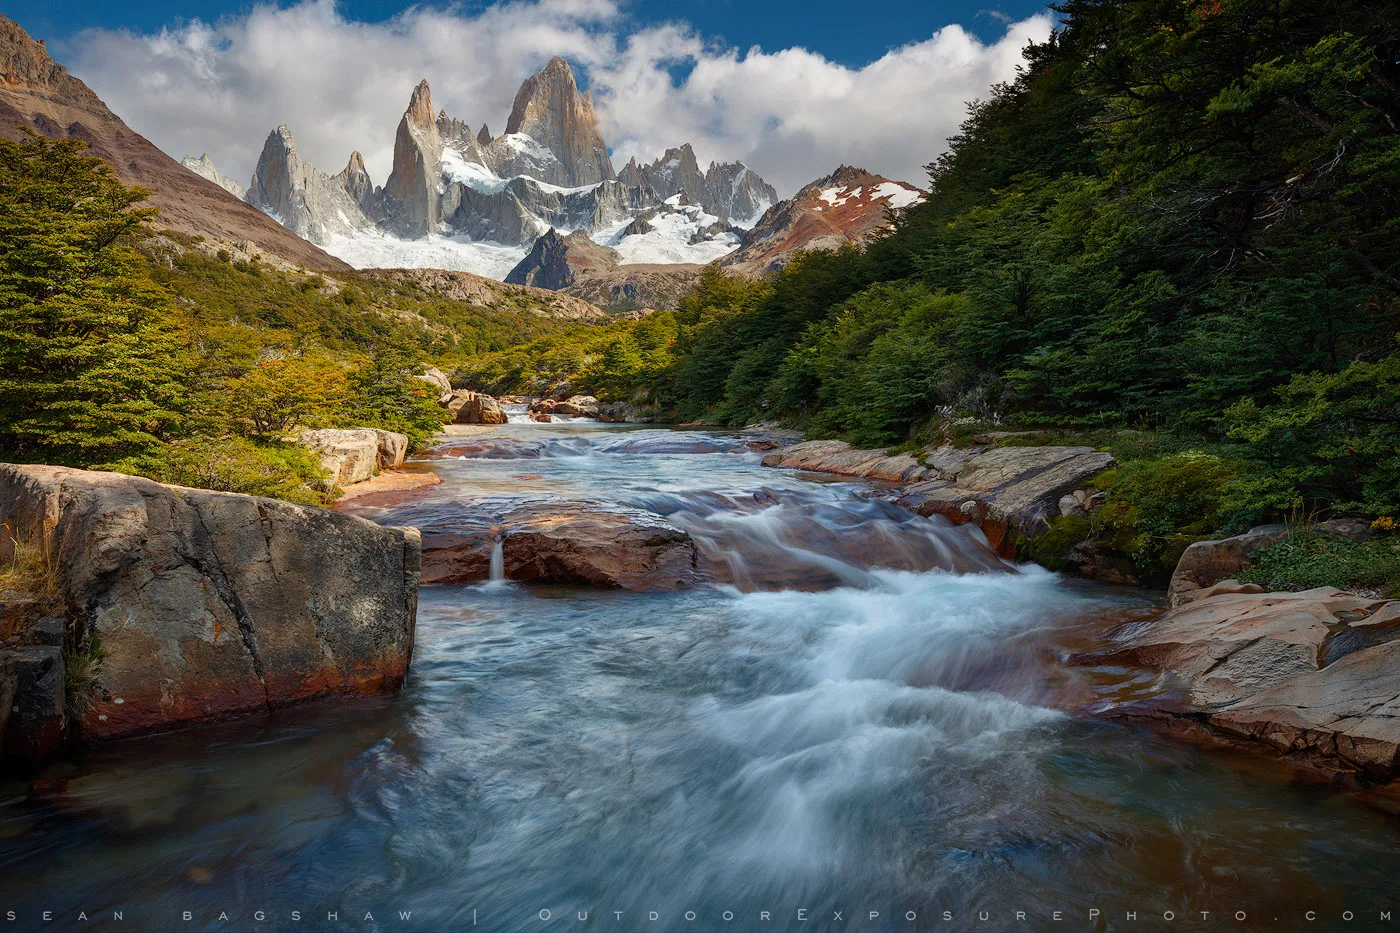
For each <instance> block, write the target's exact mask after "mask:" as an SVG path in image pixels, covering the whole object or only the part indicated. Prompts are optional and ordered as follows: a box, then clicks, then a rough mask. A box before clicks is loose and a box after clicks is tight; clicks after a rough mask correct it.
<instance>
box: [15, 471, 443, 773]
mask: <svg viewBox="0 0 1400 933" xmlns="http://www.w3.org/2000/svg"><path fill="white" fill-rule="evenodd" d="M0 529H3V533H0V561H4V562H7V563H8V565H9V566H11V567H20V566H21V565H24V566H23V567H22V568H21V569H22V570H23V574H19V573H18V572H16V574H15V575H16V576H18V575H23V576H24V577H25V578H26V580H27V581H28V585H27V591H26V592H19V593H10V594H7V595H4V596H0V604H3V607H4V608H3V611H0V616H3V620H4V627H3V633H2V634H3V648H0V666H3V667H4V668H5V670H6V672H7V674H8V676H7V677H6V678H5V681H4V683H5V693H6V697H5V699H6V701H7V702H5V704H4V706H3V708H0V735H3V737H4V744H3V754H4V757H5V758H6V759H7V760H8V761H10V762H11V763H18V764H35V763H38V762H40V761H42V760H43V759H44V758H46V757H48V756H50V755H51V754H52V753H53V752H55V751H56V750H57V749H58V748H59V747H60V746H61V744H62V743H63V742H64V741H65V740H66V739H67V738H70V737H73V738H80V739H82V740H98V739H114V738H122V737H127V736H133V735H140V734H144V733H150V732H159V731H165V730H169V729H175V728H180V727H184V726H189V725H193V724H195V723H200V722H205V721H209V720H215V719H222V718H228V717H233V716H241V715H246V714H250V713H258V712H268V711H274V710H277V709H280V708H283V707H286V706H290V705H294V704H298V703H303V702H306V701H309V700H316V699H322V698H327V697H334V696H345V695H359V694H375V693H384V692H389V691H393V690H397V689H398V688H399V687H400V685H401V684H402V683H403V679H404V676H405V675H406V673H407V671H408V665H409V661H410V659H411V657H412V654H413V638H414V620H415V616H416V609H417V598H418V580H419V573H420V553H421V549H420V538H419V534H418V532H417V530H416V529H413V528H389V527H381V526H379V525H376V524H373V523H371V522H367V521H364V520H362V519H359V518H355V517H353V516H350V515H344V514H338V513H336V512H330V511H326V510H324V509H319V508H314V507H310V506H301V505H293V504H290V503H286V502H280V501H277V500H273V499H263V498H257V497H253V496H244V495H237V494H233V493H218V492H209V491H207V490H199V489H186V488H182V487H172V486H163V485H161V484H159V483H155V482H152V481H150V480H146V479H141V478H138V477H132V476H126V475H123V474H116V473H102V472H96V471H84V470H70V469H65V468H62V467H51V466H14V465H8V464H0ZM6 720H8V721H6Z"/></svg>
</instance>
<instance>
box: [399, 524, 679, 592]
mask: <svg viewBox="0 0 1400 933" xmlns="http://www.w3.org/2000/svg"><path fill="white" fill-rule="evenodd" d="M390 516H391V518H392V520H393V521H397V522H404V523H409V524H413V525H415V526H417V527H418V528H419V529H420V530H421V532H422V535H423V582H424V583H481V582H484V581H486V580H487V579H488V578H489V576H490V564H491V551H492V549H493V548H494V547H495V545H496V542H497V541H498V540H499V541H501V542H502V553H503V557H504V565H505V576H506V579H508V580H520V581H527V582H533V583H569V584H576V585H581V586H608V587H620V588H622V589H629V590H641V591H647V592H656V591H668V590H674V589H677V588H679V587H683V586H687V585H689V584H691V583H693V582H694V581H695V580H696V570H695V565H696V552H695V545H694V543H693V542H692V541H691V539H690V536H689V535H688V534H686V533H685V532H684V531H682V530H680V529H679V528H676V527H675V526H674V525H672V524H670V523H669V522H667V521H665V520H664V519H661V518H659V517H657V516H656V515H653V514H651V513H649V512H641V511H623V510H613V511H602V510H599V509H597V508H596V507H595V506H592V505H590V504H588V503H542V504H535V505H526V506H521V507H518V508H514V509H510V510H509V511H506V512H504V513H502V514H499V515H491V514H487V513H485V512H481V511H474V510H473V509H472V508H471V507H470V506H460V505H457V504H455V503H443V502H425V503H422V504H415V505H411V506H408V507H405V508H403V509H399V510H395V511H393V512H391V513H390Z"/></svg>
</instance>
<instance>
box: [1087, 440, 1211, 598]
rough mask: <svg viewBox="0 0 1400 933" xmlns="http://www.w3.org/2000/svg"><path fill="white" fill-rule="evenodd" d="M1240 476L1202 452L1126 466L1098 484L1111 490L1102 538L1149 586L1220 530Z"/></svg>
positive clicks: (1099, 517)
mask: <svg viewBox="0 0 1400 933" xmlns="http://www.w3.org/2000/svg"><path fill="white" fill-rule="evenodd" d="M1236 477H1237V473H1236V469H1235V468H1234V467H1233V466H1232V465H1231V464H1229V463H1227V462H1225V461H1224V460H1222V459H1221V458H1220V457H1218V456H1216V455H1214V454H1208V453H1203V452H1199V451H1186V452H1182V453H1176V454H1169V455H1167V456H1164V457H1158V458H1154V459H1144V460H1130V461H1128V462H1127V463H1123V464H1120V465H1119V466H1118V467H1117V468H1116V469H1114V470H1110V471H1108V472H1106V473H1104V474H1103V475H1101V476H1100V477H1099V478H1098V479H1097V480H1096V481H1095V483H1096V485H1097V486H1098V487H1099V488H1101V489H1105V490H1107V492H1108V499H1107V503H1106V504H1105V506H1104V508H1103V509H1101V510H1100V511H1099V512H1097V513H1096V514H1095V524H1096V530H1097V533H1098V537H1099V540H1100V542H1101V544H1102V546H1103V547H1105V548H1106V549H1108V550H1113V551H1118V552H1121V553H1123V554H1126V555H1128V556H1129V557H1131V558H1132V560H1133V564H1134V566H1135V567H1136V568H1137V571H1138V574H1139V576H1140V577H1141V578H1142V579H1143V580H1144V582H1156V581H1159V580H1161V579H1162V578H1164V577H1165V576H1169V575H1170V574H1171V571H1172V570H1173V569H1174V568H1175V567H1176V563H1177V561H1178V560H1180V559H1181V553H1182V551H1184V550H1186V548H1187V546H1188V545H1190V544H1191V543H1192V542H1194V541H1199V540H1203V539H1204V538H1206V537H1208V536H1209V535H1210V534H1211V533H1213V532H1214V531H1215V530H1216V529H1217V528H1218V527H1219V522H1220V514H1221V507H1222V504H1223V503H1224V502H1225V501H1226V498H1227V491H1228V489H1229V487H1230V484H1231V482H1233V481H1234V480H1235V479H1236Z"/></svg>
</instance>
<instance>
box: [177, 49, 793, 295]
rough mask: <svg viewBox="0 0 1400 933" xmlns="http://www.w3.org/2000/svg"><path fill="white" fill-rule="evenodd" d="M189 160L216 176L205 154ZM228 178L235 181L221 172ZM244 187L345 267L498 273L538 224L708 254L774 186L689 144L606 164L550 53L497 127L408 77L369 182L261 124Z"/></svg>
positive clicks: (660, 258)
mask: <svg viewBox="0 0 1400 933" xmlns="http://www.w3.org/2000/svg"><path fill="white" fill-rule="evenodd" d="M185 165H186V166H187V167H188V168H190V169H191V170H192V171H195V172H197V173H199V174H200V175H203V176H204V177H206V178H209V179H210V180H213V181H216V182H217V183H219V184H223V185H224V187H225V188H228V189H229V190H231V191H232V190H234V188H229V185H233V184H234V183H232V182H228V183H227V184H225V182H227V181H228V180H227V179H224V178H223V176H221V175H219V174H218V171H217V170H216V169H215V168H214V164H213V162H212V160H210V159H209V157H208V156H207V155H206V156H203V157H202V158H201V159H190V158H187V159H186V161H185ZM234 187H235V188H236V187H237V186H236V185H234ZM246 200H247V202H248V203H249V204H251V205H253V206H254V207H257V208H258V209H260V210H262V211H263V212H265V213H267V214H268V215H269V216H271V217H273V218H275V219H276V220H277V221H278V222H279V223H281V224H282V225H283V226H285V227H287V228H289V229H291V230H293V231H295V232H296V233H297V234H299V235H301V236H302V237H304V238H306V239H307V240H309V241H311V242H312V243H315V244H317V245H318V246H321V247H322V248H323V249H325V250H326V251H327V252H329V253H331V254H332V255H334V256H337V257H340V258H341V259H344V260H345V261H346V262H348V263H350V264H351V265H353V266H357V267H360V268H365V267H408V268H414V267H418V268H421V267H433V268H443V269H451V270H460V271H466V272H474V273H477V274H479V275H487V276H490V277H493V278H504V277H505V276H506V274H507V273H508V272H509V271H510V270H511V269H512V268H513V267H515V266H516V265H517V264H518V263H519V262H520V261H521V260H522V259H523V258H524V257H525V256H526V255H527V253H529V252H530V250H531V248H532V247H533V246H534V244H535V241H536V240H537V239H539V238H540V237H542V236H544V235H545V234H547V233H548V232H549V231H551V230H554V231H559V232H560V233H563V234H568V233H571V232H574V231H585V232H586V233H587V234H588V235H589V236H590V237H592V239H593V240H595V241H596V242H598V243H600V244H605V245H607V246H610V247H612V248H614V249H616V250H617V253H618V255H619V257H620V261H621V263H623V264H627V263H690V262H708V261H710V260H713V259H715V258H718V257H719V256H723V255H725V254H726V253H728V252H730V251H732V250H733V249H735V248H736V247H737V246H738V245H739V242H740V234H742V232H743V228H745V227H747V226H750V225H752V224H753V223H754V222H755V221H757V220H758V218H759V217H760V216H761V215H762V214H763V212H764V211H765V210H767V209H768V207H769V206H771V205H772V204H773V203H774V202H775V201H776V200H777V194H776V192H775V191H774V190H773V188H772V186H771V185H769V184H767V183H766V182H765V181H763V179H762V178H760V177H759V176H758V175H757V174H756V173H755V172H753V171H752V170H751V169H750V168H749V167H748V166H746V165H744V164H743V163H740V162H731V163H714V162H712V163H711V164H710V166H709V169H708V170H707V171H706V172H703V173H702V172H701V171H700V170H699V166H698V163H697V161H696V159H695V153H694V152H693V151H692V149H691V147H690V145H689V144H687V145H683V146H681V147H679V148H677V149H670V150H667V152H666V153H665V154H664V155H663V156H662V157H661V158H660V159H658V160H656V161H655V162H653V163H651V164H650V165H644V166H638V165H637V163H636V161H635V160H633V161H632V162H629V163H628V165H627V168H626V169H625V170H624V171H623V173H622V174H621V175H618V174H617V173H615V172H614V170H613V165H612V160H611V158H610V157H609V155H608V147H607V144H606V143H605V142H604V140H603V136H602V133H601V131H600V129H599V127H598V123H597V119H596V117H595V115H594V111H593V100H592V97H591V96H590V95H589V94H588V93H586V92H580V91H579V89H578V85H577V83H576V82H575V80H574V75H573V71H572V70H571V69H570V67H569V65H568V63H567V62H566V61H564V59H562V58H554V59H552V60H551V61H550V62H549V64H548V65H546V66H545V67H544V69H542V70H541V71H540V72H539V73H537V74H535V75H533V76H532V77H530V78H529V79H528V80H527V81H525V83H524V84H522V85H521V87H520V91H519V93H518V94H517V95H516V97H515V102H514V106H513V108H512V110H511V114H510V119H509V120H508V121H507V124H506V132H505V133H504V134H503V135H501V136H498V137H492V136H491V133H490V130H489V129H488V128H487V127H486V126H485V125H483V126H482V127H481V128H480V129H479V130H477V131H473V130H472V128H471V127H470V126H468V125H467V124H466V123H464V122H463V121H461V120H458V119H456V118H454V117H450V116H448V114H447V113H446V112H444V111H439V112H437V113H436V114H434V110H433V104H432V92H431V90H430V88H429V86H428V83H427V81H423V82H421V83H420V84H419V85H418V86H417V87H416V88H414V90H413V93H412V95H411V96H410V98H409V104H408V108H407V109H406V110H405V111H404V114H403V117H402V119H401V120H400V121H399V126H398V130H397V134H396V136H395V140H394V164H393V170H392V171H391V172H390V175H389V177H388V179H386V181H385V183H384V185H383V186H382V187H375V186H374V185H373V183H372V182H371V180H370V177H369V175H368V173H367V172H366V171H365V167H364V162H363V160H362V159H361V158H360V156H359V154H358V153H354V154H352V155H351V157H350V161H349V163H348V164H347V165H346V167H345V169H344V170H343V171H341V172H340V173H338V174H336V175H328V174H326V173H324V172H321V171H318V170H317V169H316V168H315V167H314V166H313V165H311V164H310V163H309V162H305V161H303V160H302V159H301V158H300V156H299V155H298V154H297V151H296V142H295V140H294V139H293V137H292V132H291V130H290V129H289V128H288V127H286V126H280V127H278V128H277V129H276V130H274V131H273V132H272V133H271V134H269V136H268V138H267V141H266V143H265V144H264V146H263V152H262V157H261V158H260V159H259V161H258V166H257V170H256V171H255V172H254V175H253V179H252V181H251V183H250V184H249V186H248V190H247V193H246Z"/></svg>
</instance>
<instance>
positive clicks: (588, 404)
mask: <svg viewBox="0 0 1400 933" xmlns="http://www.w3.org/2000/svg"><path fill="white" fill-rule="evenodd" d="M553 413H554V414H556V415H570V416H572V417H575V418H596V417H598V400H597V399H596V398H594V397H593V396H591V395H571V396H569V397H568V398H566V399H564V401H562V402H558V403H556V404H555V406H554V408H553Z"/></svg>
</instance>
